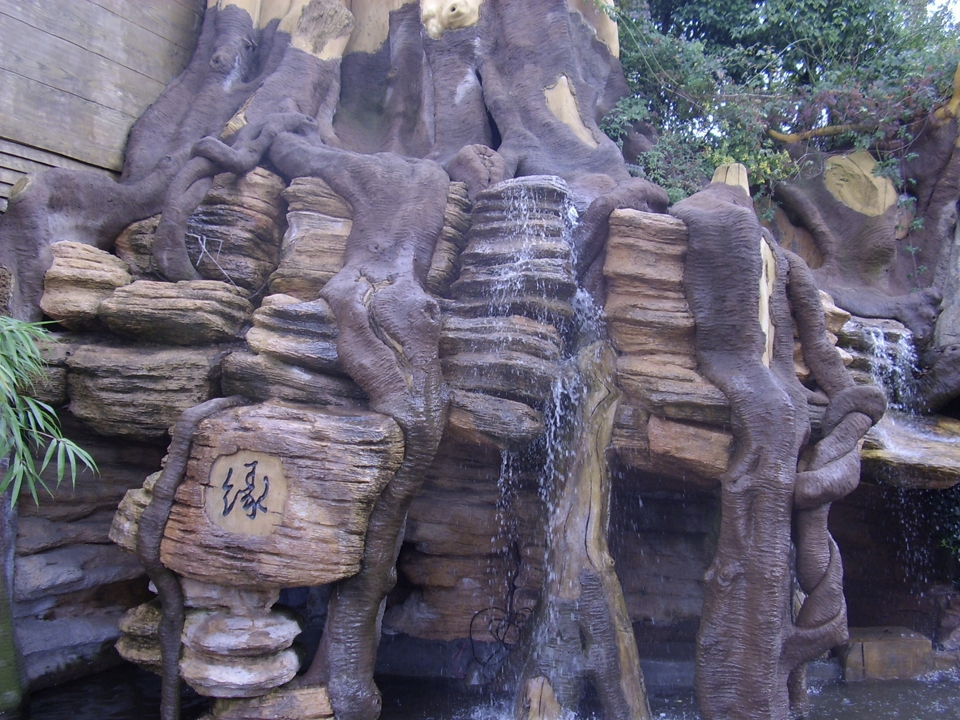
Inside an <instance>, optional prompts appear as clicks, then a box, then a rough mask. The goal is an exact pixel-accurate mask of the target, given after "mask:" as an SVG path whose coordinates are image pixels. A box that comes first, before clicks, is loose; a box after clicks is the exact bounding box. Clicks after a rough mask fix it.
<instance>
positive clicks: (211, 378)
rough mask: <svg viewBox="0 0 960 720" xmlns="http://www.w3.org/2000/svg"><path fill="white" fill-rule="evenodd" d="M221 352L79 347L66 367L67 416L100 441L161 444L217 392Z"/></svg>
mask: <svg viewBox="0 0 960 720" xmlns="http://www.w3.org/2000/svg"><path fill="white" fill-rule="evenodd" d="M222 354H223V353H222V351H221V350H219V349H217V348H214V347H208V348H199V349H198V348H176V349H174V348H154V347H122V346H119V347H118V346H115V345H82V346H78V347H77V349H76V351H75V352H74V353H73V355H72V356H71V357H70V358H69V359H68V361H67V367H68V373H67V391H68V394H69V396H70V411H71V412H72V413H73V414H74V415H75V416H77V417H78V418H80V419H81V420H83V421H84V422H86V423H87V424H88V425H90V426H91V427H92V428H93V429H94V430H96V431H97V432H98V433H101V434H103V435H114V436H123V437H132V438H142V439H159V438H163V437H164V436H165V435H166V433H167V430H168V429H169V428H170V427H171V426H172V425H173V424H174V423H175V422H176V421H177V419H178V418H179V417H180V414H181V413H182V412H183V411H184V410H186V409H187V408H191V407H193V406H194V405H199V404H200V403H202V402H204V401H206V400H209V399H210V398H211V397H214V395H215V394H216V393H217V391H218V387H217V385H218V383H217V379H218V375H219V366H220V358H221V356H222Z"/></svg>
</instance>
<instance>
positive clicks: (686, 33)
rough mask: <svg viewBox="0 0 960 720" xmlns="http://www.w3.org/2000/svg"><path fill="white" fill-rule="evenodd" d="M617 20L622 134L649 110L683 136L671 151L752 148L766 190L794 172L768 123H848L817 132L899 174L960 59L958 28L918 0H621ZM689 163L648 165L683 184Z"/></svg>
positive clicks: (719, 152)
mask: <svg viewBox="0 0 960 720" xmlns="http://www.w3.org/2000/svg"><path fill="white" fill-rule="evenodd" d="M617 20H618V22H619V26H620V45H621V62H622V63H623V67H624V71H625V74H626V77H627V81H628V83H629V84H630V86H631V89H632V90H633V95H632V96H631V97H630V98H627V99H625V100H624V101H622V102H621V104H620V105H618V107H617V108H616V109H615V111H614V113H613V114H612V116H611V119H610V121H608V123H607V125H606V126H605V127H607V128H609V129H610V130H611V132H612V133H613V135H614V136H617V135H619V136H620V137H622V136H623V135H624V134H625V133H626V132H627V130H628V129H629V127H630V125H631V124H632V123H634V122H636V121H641V120H642V121H647V122H649V123H651V124H652V125H653V126H654V127H655V128H656V129H657V130H658V131H659V132H660V133H661V135H662V136H663V137H664V138H666V137H670V138H671V139H670V140H669V141H668V142H669V144H670V146H671V149H670V150H669V152H666V153H663V154H666V155H669V156H673V155H676V151H675V148H676V147H678V146H680V145H688V146H689V149H687V150H686V153H687V155H689V156H691V157H694V158H697V159H698V161H699V165H698V167H697V170H698V171H700V172H703V174H704V175H705V177H706V178H707V179H708V178H709V176H710V175H711V174H712V172H713V169H714V168H715V167H716V166H717V165H719V164H721V163H723V162H730V161H736V162H742V163H743V164H744V165H746V166H747V169H748V171H749V172H750V179H751V184H752V186H753V188H754V190H755V191H763V192H768V193H769V192H770V190H771V189H772V187H773V186H774V185H775V184H776V183H777V182H779V181H780V180H782V179H784V178H786V177H788V176H789V175H790V174H791V173H793V172H796V168H795V166H794V163H793V162H792V161H791V160H790V158H789V156H788V155H787V153H786V152H785V147H784V144H783V143H781V142H779V141H776V140H774V139H773V138H771V137H770V136H769V135H768V134H767V131H768V130H777V131H779V132H782V133H785V134H790V133H802V132H809V131H816V130H818V129H822V128H824V127H827V126H839V125H849V126H851V127H850V131H849V132H845V133H842V134H839V135H834V136H831V137H817V138H814V139H813V140H812V141H811V143H812V144H813V145H814V146H815V147H816V148H817V149H820V150H824V151H829V150H837V149H852V148H855V147H863V148H866V149H869V150H870V151H871V152H873V153H874V154H875V155H877V156H878V158H879V159H880V160H881V171H882V172H884V173H885V174H888V175H890V176H892V177H893V178H894V180H895V181H897V180H899V158H900V157H901V156H902V155H904V154H906V153H907V152H909V145H910V141H911V140H912V137H913V131H914V124H915V123H916V122H917V121H918V120H921V119H922V118H924V117H925V116H926V114H927V113H929V112H930V110H932V109H933V108H935V107H936V106H937V105H939V104H940V103H942V102H943V101H944V100H946V99H947V96H948V94H949V92H950V90H951V79H952V75H953V72H954V70H955V68H956V66H957V62H958V61H960V46H958V43H957V41H956V38H957V33H958V30H960V28H958V27H957V26H956V25H955V24H953V23H952V22H951V20H950V19H949V16H948V14H947V13H946V11H945V10H940V11H931V10H930V9H929V8H928V5H927V3H926V2H924V1H920V0H728V2H724V3H719V2H716V1H715V0H649V2H648V3H645V2H643V1H642V0H632V1H631V0H621V2H620V5H619V8H618V12H617ZM647 155H648V157H645V158H641V159H640V160H641V162H642V163H644V164H646V163H647V162H651V161H653V162H656V161H657V160H659V157H657V156H650V154H649V153H647ZM685 172H686V170H683V169H681V170H676V169H669V168H668V169H666V170H657V171H656V172H654V171H651V169H650V168H646V173H647V175H648V176H649V177H653V176H654V175H657V176H665V177H666V180H667V182H666V185H665V187H667V189H668V190H670V189H674V190H676V191H677V192H680V191H681V190H682V189H684V188H688V187H689V185H690V183H689V179H688V178H685V177H682V176H683V174H684V173H685Z"/></svg>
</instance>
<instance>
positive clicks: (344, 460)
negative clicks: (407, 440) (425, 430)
mask: <svg viewBox="0 0 960 720" xmlns="http://www.w3.org/2000/svg"><path fill="white" fill-rule="evenodd" d="M402 452H403V436H402V434H401V432H400V429H399V427H397V425H396V423H395V422H394V421H393V420H391V419H389V418H387V417H385V416H383V415H377V414H375V413H369V412H366V413H364V412H357V411H347V410H342V411H334V410H331V409H321V408H317V407H310V406H293V405H283V404H280V403H265V404H262V405H258V406H253V407H241V408H235V409H232V410H229V411H226V412H224V413H222V414H220V415H217V416H215V417H212V418H210V419H208V420H206V421H204V422H203V423H202V424H201V426H200V428H199V431H198V433H197V435H196V436H195V438H194V441H193V448H192V451H191V459H190V463H189V465H188V469H187V477H186V479H185V481H184V483H183V484H182V485H181V486H180V489H179V490H178V491H177V495H176V503H175V505H174V507H173V510H172V512H171V514H170V520H169V522H168V523H167V527H166V531H165V535H164V540H163V544H162V546H161V558H162V560H163V562H164V564H165V565H166V566H167V567H169V568H170V569H172V570H174V571H175V572H177V573H178V574H180V575H183V576H185V577H188V578H194V579H197V580H202V581H204V582H210V583H219V584H223V585H233V586H239V587H253V588H256V587H300V586H305V585H320V584H324V583H328V582H332V581H334V580H336V579H339V578H343V577H348V576H350V575H352V574H353V573H355V572H356V571H357V569H358V567H359V561H360V553H361V551H362V548H363V537H364V534H365V532H366V523H367V516H368V514H369V512H370V509H371V507H372V504H373V501H374V500H375V499H376V497H377V496H378V494H379V493H380V491H381V490H382V489H383V487H384V486H385V485H386V483H387V481H388V480H389V479H390V477H391V476H392V475H393V473H394V472H396V469H397V467H398V466H399V463H400V460H401V458H402Z"/></svg>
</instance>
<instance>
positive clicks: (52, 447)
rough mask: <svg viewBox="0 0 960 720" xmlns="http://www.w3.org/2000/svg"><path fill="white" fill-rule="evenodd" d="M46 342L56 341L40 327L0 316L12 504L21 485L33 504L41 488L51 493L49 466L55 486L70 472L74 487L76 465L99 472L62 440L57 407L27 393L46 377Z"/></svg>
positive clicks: (0, 423) (0, 434)
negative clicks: (42, 347) (46, 476)
mask: <svg viewBox="0 0 960 720" xmlns="http://www.w3.org/2000/svg"><path fill="white" fill-rule="evenodd" d="M43 342H52V340H51V339H50V338H49V335H48V333H47V332H46V331H45V330H44V329H43V327H42V326H41V325H40V324H37V323H25V322H21V321H19V320H14V319H13V318H9V317H6V316H0V393H2V398H0V457H3V458H7V459H8V464H7V467H6V471H5V472H4V474H3V479H2V480H0V493H2V492H4V491H6V490H7V488H11V498H12V500H11V502H13V503H16V501H17V498H18V497H19V494H20V489H21V487H23V486H26V488H27V489H28V490H29V492H30V495H31V496H32V497H33V500H34V502H37V501H38V497H37V487H38V486H39V487H42V488H43V489H45V490H46V491H47V492H50V488H49V487H47V485H46V483H45V482H44V480H43V478H42V477H41V473H42V472H43V471H44V470H45V469H46V468H47V466H49V465H50V464H51V463H54V467H56V471H57V472H56V477H57V484H59V483H60V482H61V481H62V480H63V477H64V475H65V474H66V471H67V469H68V468H69V470H70V480H71V482H76V477H77V465H78V463H79V464H82V465H85V466H86V467H88V468H90V469H91V470H94V471H96V463H95V462H94V460H93V458H92V457H91V456H90V455H89V454H88V453H87V452H86V451H84V450H83V449H81V448H80V447H78V446H77V445H76V444H74V443H73V442H72V441H70V440H68V439H66V438H64V437H63V435H62V433H61V431H60V423H59V421H58V420H57V415H56V413H55V412H54V410H53V408H51V407H50V406H49V405H47V404H46V403H44V402H41V401H39V400H37V399H36V398H33V397H31V396H30V394H29V393H30V391H31V390H32V389H33V387H34V384H35V383H36V382H37V381H38V380H40V379H42V378H43V372H44V370H43V359H42V357H41V354H40V349H39V344H40V343H43ZM41 456H42V459H41V460H40V462H39V464H38V462H37V458H40V457H41Z"/></svg>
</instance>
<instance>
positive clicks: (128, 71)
mask: <svg viewBox="0 0 960 720" xmlns="http://www.w3.org/2000/svg"><path fill="white" fill-rule="evenodd" d="M205 5H206V2H205V0H2V2H0V211H2V210H4V209H5V208H6V205H7V197H9V195H10V190H11V188H12V187H13V185H14V184H15V183H16V182H17V181H18V180H19V179H20V178H21V177H23V175H24V174H26V173H30V172H36V171H38V170H42V169H43V168H46V167H71V168H88V169H89V168H94V169H96V168H100V169H103V170H105V171H109V172H114V173H116V172H117V171H119V170H120V168H121V166H122V164H123V148H124V145H125V144H126V140H127V133H128V132H129V131H130V127H131V125H133V122H134V121H135V120H136V119H137V118H138V117H139V116H140V114H141V113H142V112H143V111H144V110H145V109H146V108H147V106H148V105H150V103H152V102H153V101H154V100H156V99H157V97H158V96H159V95H160V93H161V91H162V90H163V88H164V87H165V86H166V84H167V82H169V81H170V79H172V78H173V77H174V76H176V75H177V74H178V73H179V72H180V71H181V70H182V69H183V68H184V66H185V65H186V64H187V62H188V61H189V60H190V56H191V54H192V53H193V48H194V46H195V45H196V40H197V36H198V34H199V31H200V23H201V21H202V19H203V8H204V7H205Z"/></svg>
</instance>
